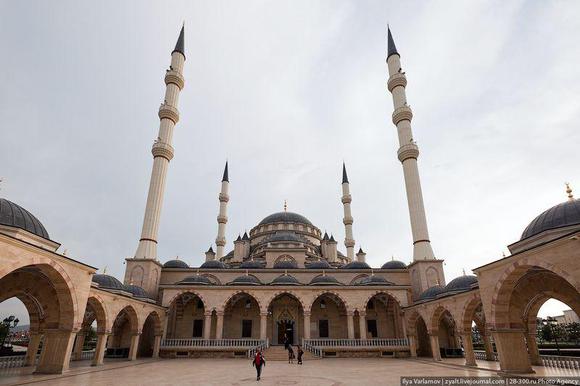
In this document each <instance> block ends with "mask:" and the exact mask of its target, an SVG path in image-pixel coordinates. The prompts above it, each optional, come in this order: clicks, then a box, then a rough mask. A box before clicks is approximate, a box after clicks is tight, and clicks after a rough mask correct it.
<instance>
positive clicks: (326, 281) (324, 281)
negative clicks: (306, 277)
mask: <svg viewBox="0 0 580 386" xmlns="http://www.w3.org/2000/svg"><path fill="white" fill-rule="evenodd" d="M339 284H340V283H339V282H338V280H336V278H335V277H334V276H328V275H320V276H316V277H315V278H313V279H312V280H311V281H310V285H339Z"/></svg>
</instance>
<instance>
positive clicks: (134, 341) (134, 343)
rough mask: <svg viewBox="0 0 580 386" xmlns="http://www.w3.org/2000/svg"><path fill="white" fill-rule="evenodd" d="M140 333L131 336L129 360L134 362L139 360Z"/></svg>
mask: <svg viewBox="0 0 580 386" xmlns="http://www.w3.org/2000/svg"><path fill="white" fill-rule="evenodd" d="M140 335H141V334H140V333H136V334H133V335H132V336H131V347H130V348H129V360H130V361H134V360H135V359H137V351H138V349H139V336H140Z"/></svg>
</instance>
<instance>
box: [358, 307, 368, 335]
mask: <svg viewBox="0 0 580 386" xmlns="http://www.w3.org/2000/svg"><path fill="white" fill-rule="evenodd" d="M366 316H367V314H366V312H359V313H358V324H359V329H360V338H361V339H362V340H366V338H367V318H366Z"/></svg>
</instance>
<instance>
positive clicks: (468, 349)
mask: <svg viewBox="0 0 580 386" xmlns="http://www.w3.org/2000/svg"><path fill="white" fill-rule="evenodd" d="M461 340H462V341H463V349H464V350H465V364H466V365H467V366H477V362H476V361H475V352H473V341H472V340H471V332H465V333H462V334H461Z"/></svg>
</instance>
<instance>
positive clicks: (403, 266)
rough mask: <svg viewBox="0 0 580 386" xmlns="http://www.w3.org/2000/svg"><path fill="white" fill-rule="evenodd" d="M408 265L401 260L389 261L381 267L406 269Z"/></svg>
mask: <svg viewBox="0 0 580 386" xmlns="http://www.w3.org/2000/svg"><path fill="white" fill-rule="evenodd" d="M406 268H407V265H406V264H405V263H403V262H402V261H399V260H391V261H387V262H386V263H385V264H383V266H382V267H381V269H406Z"/></svg>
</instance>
